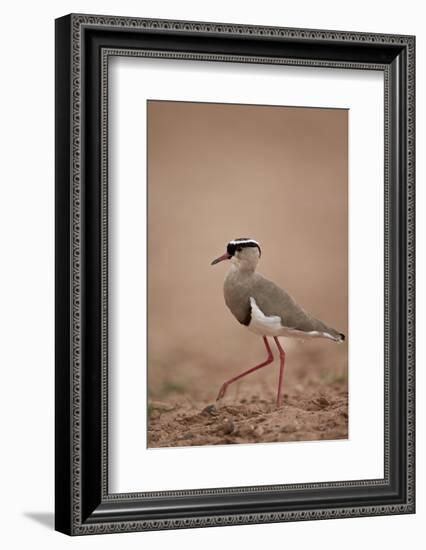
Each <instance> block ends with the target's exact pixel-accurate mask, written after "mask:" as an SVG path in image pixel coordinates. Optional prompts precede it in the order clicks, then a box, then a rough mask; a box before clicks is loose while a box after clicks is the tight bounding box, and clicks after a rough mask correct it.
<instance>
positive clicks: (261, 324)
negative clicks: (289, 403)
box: [211, 239, 345, 407]
mask: <svg viewBox="0 0 426 550" xmlns="http://www.w3.org/2000/svg"><path fill="white" fill-rule="evenodd" d="M260 255H261V250H260V246H259V243H258V242H257V241H255V240H254V239H235V240H233V241H230V242H229V243H228V245H227V247H226V252H225V254H223V256H220V257H219V258H217V259H216V260H213V262H212V264H211V265H215V264H217V263H219V262H221V261H223V260H230V263H231V265H230V269H229V271H228V274H227V276H226V278H225V283H224V286H223V292H224V296H225V303H226V305H227V306H228V308H229V309H230V310H231V313H232V314H233V315H234V317H236V319H237V320H238V321H239V322H240V323H241V324H242V325H245V326H246V327H247V328H248V329H249V330H251V331H252V332H254V333H256V334H259V335H260V336H262V337H263V341H264V343H265V347H266V351H267V353H268V356H267V358H266V360H265V361H263V363H260V365H256V366H255V367H252V368H251V369H249V370H247V371H244V372H243V373H241V374H239V375H237V376H234V378H231V379H230V380H228V381H226V382H225V383H224V384H223V385H222V387H221V388H220V391H219V394H218V396H217V400H219V399H222V397H224V395H225V393H226V390H227V389H228V386H229V385H230V384H232V382H235V381H236V380H239V379H240V378H242V377H243V376H246V375H247V374H250V373H251V372H254V371H256V370H257V369H260V368H262V367H265V366H266V365H269V364H271V363H272V362H273V360H274V356H273V354H272V351H271V347H270V345H269V342H268V339H267V337H268V336H271V337H273V338H274V340H275V344H276V345H277V348H278V352H279V355H280V374H279V380H278V392H277V407H279V406H280V405H281V403H282V383H283V373H284V361H285V352H284V350H283V348H282V347H281V344H280V342H279V340H278V337H279V336H287V337H298V338H329V339H330V340H334V341H335V342H343V340H344V339H345V335H344V334H342V333H340V332H338V331H337V330H335V329H334V328H331V327H329V326H327V325H326V324H325V323H323V322H322V321H320V320H318V319H315V317H312V315H310V314H309V313H307V312H306V311H305V310H304V309H302V307H301V306H299V305H298V304H297V303H296V301H295V300H294V299H293V298H292V296H290V294H288V293H287V292H286V291H285V290H283V289H282V288H280V287H279V286H277V285H276V284H275V283H273V282H272V281H269V280H268V279H265V277H263V276H262V275H260V273H256V267H257V263H258V261H259V258H260Z"/></svg>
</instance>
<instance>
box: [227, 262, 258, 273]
mask: <svg viewBox="0 0 426 550" xmlns="http://www.w3.org/2000/svg"><path fill="white" fill-rule="evenodd" d="M255 271H256V266H253V264H252V263H250V262H242V261H239V262H235V263H234V262H231V266H230V269H229V273H232V274H233V275H246V276H247V275H253V274H254V272H255Z"/></svg>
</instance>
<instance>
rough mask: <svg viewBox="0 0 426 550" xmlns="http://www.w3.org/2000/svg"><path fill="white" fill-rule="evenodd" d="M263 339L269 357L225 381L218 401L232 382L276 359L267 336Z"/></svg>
mask: <svg viewBox="0 0 426 550" xmlns="http://www.w3.org/2000/svg"><path fill="white" fill-rule="evenodd" d="M263 341H264V343H265V347H266V350H267V352H268V357H267V359H266V361H264V362H263V363H260V365H256V366H255V367H252V368H251V369H249V370H246V371H245V372H242V373H241V374H239V375H238V376H235V377H234V378H231V379H230V380H228V381H227V382H225V383H224V384H223V385H222V387H221V388H220V390H219V393H218V396H217V398H216V401H218V400H219V399H222V397H224V395H225V393H226V390H227V389H228V386H229V385H230V384H232V382H235V381H236V380H239V379H240V378H242V377H243V376H246V375H247V374H250V373H251V372H254V371H255V370H257V369H261V368H262V367H266V365H270V364H271V363H272V361H273V360H274V356H273V354H272V351H271V348H270V346H269V342H268V340H267V338H266V336H264V337H263Z"/></svg>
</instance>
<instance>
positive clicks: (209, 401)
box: [148, 344, 348, 448]
mask: <svg viewBox="0 0 426 550" xmlns="http://www.w3.org/2000/svg"><path fill="white" fill-rule="evenodd" d="M308 346H309V344H307V349H306V350H302V352H300V350H297V349H296V350H295V351H293V352H292V353H288V356H287V363H286V371H285V377H284V400H283V405H282V406H281V407H280V408H279V409H277V408H276V406H275V398H276V396H275V391H276V384H277V376H278V359H276V361H275V363H274V364H273V365H270V366H269V367H265V368H264V369H260V371H258V372H256V373H253V374H252V375H249V376H248V377H245V378H243V379H242V380H240V381H238V382H236V383H234V384H232V385H231V386H230V387H229V388H228V392H227V394H226V396H225V398H224V399H223V400H222V402H220V403H218V402H216V401H215V395H216V393H217V391H218V390H219V388H220V386H221V384H222V382H223V381H224V380H225V379H227V378H230V377H231V376H233V375H234V374H236V373H237V372H239V371H242V370H244V368H243V369H241V368H240V369H239V371H238V369H237V368H236V366H234V365H232V368H230V369H227V370H226V371H225V370H224V369H221V368H217V369H216V370H213V369H209V370H205V369H202V368H201V369H198V371H199V372H198V373H197V362H196V361H194V362H193V363H192V364H187V362H185V361H183V364H184V365H185V372H186V374H187V377H186V379H184V380H180V381H179V379H178V378H173V374H172V373H171V369H164V372H162V373H161V369H157V373H156V374H157V376H153V377H152V379H151V381H150V382H151V383H150V396H149V401H148V417H149V420H148V446H149V447H151V448H152V447H176V446H190V445H225V444H233V443H267V442H277V441H310V440H335V439H346V438H347V437H348V388H347V366H346V365H345V364H344V363H342V362H341V359H342V358H343V357H344V355H345V354H342V353H338V352H337V353H336V364H335V365H333V366H330V365H329V364H327V363H326V361H325V359H326V358H328V357H329V353H327V354H324V355H323V354H321V345H320V346H319V347H318V346H317V347H316V348H315V347H314V349H309V347H308ZM291 363H293V364H291ZM200 371H201V372H200ZM174 372H175V373H176V372H179V369H176V370H174ZM206 372H208V376H207V375H206ZM197 374H198V375H200V374H201V375H202V376H201V378H200V380H199V381H198V380H197ZM206 378H207V379H206ZM215 386H216V387H215Z"/></svg>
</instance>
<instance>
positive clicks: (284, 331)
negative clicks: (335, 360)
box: [248, 298, 335, 340]
mask: <svg viewBox="0 0 426 550" xmlns="http://www.w3.org/2000/svg"><path fill="white" fill-rule="evenodd" d="M250 305H251V320H250V324H249V325H248V329H249V330H251V331H252V332H254V333H255V334H259V335H260V336H287V337H291V338H330V339H331V340H335V338H333V336H331V334H327V333H326V332H318V331H312V332H304V331H303V330H297V329H295V328H291V327H283V326H282V324H281V317H278V315H271V316H269V317H267V316H266V315H265V314H264V313H263V311H261V309H260V308H259V306H258V305H257V303H256V300H255V299H254V298H250Z"/></svg>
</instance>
